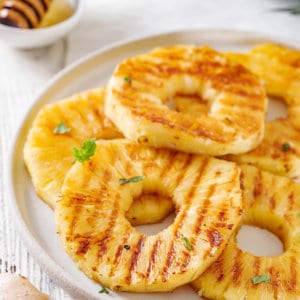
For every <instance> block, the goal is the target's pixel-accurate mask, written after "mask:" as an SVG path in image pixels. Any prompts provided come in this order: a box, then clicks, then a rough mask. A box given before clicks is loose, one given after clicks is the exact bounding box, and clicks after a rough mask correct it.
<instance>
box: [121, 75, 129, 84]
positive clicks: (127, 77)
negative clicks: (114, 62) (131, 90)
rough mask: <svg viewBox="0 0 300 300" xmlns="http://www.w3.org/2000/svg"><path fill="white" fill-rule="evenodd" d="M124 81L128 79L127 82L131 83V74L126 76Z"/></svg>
mask: <svg viewBox="0 0 300 300" xmlns="http://www.w3.org/2000/svg"><path fill="white" fill-rule="evenodd" d="M123 79H124V81H126V82H127V83H129V84H130V83H131V77H130V76H125V77H124V78H123Z"/></svg>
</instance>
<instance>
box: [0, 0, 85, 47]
mask: <svg viewBox="0 0 300 300" xmlns="http://www.w3.org/2000/svg"><path fill="white" fill-rule="evenodd" d="M83 2H84V1H80V0H0V40H3V41H5V42H7V43H8V44H10V45H11V46H13V47H15V48H23V49H28V48H37V47H43V46H47V45H49V44H52V43H54V42H55V41H57V40H59V39H61V38H63V37H64V36H65V35H66V34H68V33H69V32H70V31H71V30H72V29H73V28H74V27H75V26H76V25H77V24H78V22H79V20H80V18H81V16H82V13H83Z"/></svg>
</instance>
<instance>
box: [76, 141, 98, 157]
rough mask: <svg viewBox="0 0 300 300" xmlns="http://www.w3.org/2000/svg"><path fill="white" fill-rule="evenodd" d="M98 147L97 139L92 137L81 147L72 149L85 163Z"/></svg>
mask: <svg viewBox="0 0 300 300" xmlns="http://www.w3.org/2000/svg"><path fill="white" fill-rule="evenodd" d="M96 147H97V145H96V139H90V140H88V141H85V142H84V143H83V144H82V146H81V148H80V149H77V148H75V147H74V148H73V149H72V154H73V156H74V157H75V159H76V160H78V161H79V162H81V163H83V162H84V161H86V160H89V159H90V158H91V157H92V156H93V155H94V154H95V151H96Z"/></svg>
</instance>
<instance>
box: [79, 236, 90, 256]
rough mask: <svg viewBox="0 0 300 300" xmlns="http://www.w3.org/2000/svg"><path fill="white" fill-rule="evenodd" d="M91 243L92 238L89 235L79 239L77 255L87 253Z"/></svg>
mask: <svg viewBox="0 0 300 300" xmlns="http://www.w3.org/2000/svg"><path fill="white" fill-rule="evenodd" d="M90 244H91V238H90V237H87V238H86V239H84V240H82V241H79V247H78V249H77V251H76V255H81V254H86V253H87V251H88V250H89V247H90Z"/></svg>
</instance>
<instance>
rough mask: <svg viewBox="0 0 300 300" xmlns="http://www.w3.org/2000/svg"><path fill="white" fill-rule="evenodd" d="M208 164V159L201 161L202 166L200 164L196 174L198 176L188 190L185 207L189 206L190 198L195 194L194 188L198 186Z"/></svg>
mask: <svg viewBox="0 0 300 300" xmlns="http://www.w3.org/2000/svg"><path fill="white" fill-rule="evenodd" d="M208 162H209V158H208V157H205V158H204V160H203V162H202V164H201V166H200V170H199V172H198V175H197V177H196V179H195V181H194V182H193V184H191V186H190V189H189V191H188V193H187V199H188V201H187V205H190V203H191V198H193V197H194V194H195V191H196V187H197V186H198V183H199V182H200V179H201V177H202V176H203V174H204V171H205V170H206V168H207V165H208Z"/></svg>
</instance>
